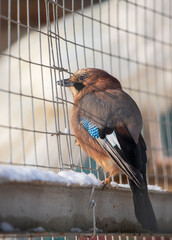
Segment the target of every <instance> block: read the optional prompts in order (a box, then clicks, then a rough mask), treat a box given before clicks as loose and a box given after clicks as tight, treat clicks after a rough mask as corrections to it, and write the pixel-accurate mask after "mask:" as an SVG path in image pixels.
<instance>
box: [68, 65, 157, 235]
mask: <svg viewBox="0 0 172 240" xmlns="http://www.w3.org/2000/svg"><path fill="white" fill-rule="evenodd" d="M64 84H65V86H69V87H70V88H71V91H72V92H73V95H74V106H73V111H72V121H71V123H72V128H73V130H74V134H75V136H76V139H77V143H78V144H79V145H80V146H81V148H82V149H83V150H84V151H85V152H86V154H87V155H89V156H91V157H92V158H93V159H94V160H95V161H96V162H97V163H98V164H99V165H101V166H102V168H103V169H104V171H105V172H107V173H109V176H110V177H111V176H114V175H116V174H117V173H119V171H121V170H122V171H123V172H124V173H125V174H126V175H127V176H128V177H129V182H130V187H131V190H132V193H133V199H134V206H135V214H136V217H137V219H138V221H139V222H140V223H141V224H142V226H143V228H146V229H149V230H152V231H157V224H156V219H155V216H154V212H153V209H152V205H151V203H150V200H149V197H148V191H147V183H146V162H147V158H146V145H145V143H144V140H143V137H142V136H141V129H142V116H141V113H140V110H139V108H138V107H137V105H136V103H135V102H134V100H133V99H132V98H131V97H130V96H129V95H128V94H127V93H125V92H124V91H123V90H122V87H121V84H120V82H119V81H118V80H117V79H116V78H114V77H112V76H111V75H109V74H108V73H106V72H104V71H102V70H100V69H94V68H87V69H83V70H79V71H77V72H76V73H74V75H73V76H72V77H71V78H70V79H69V80H65V81H64ZM109 179H110V178H108V179H107V180H106V182H107V183H108V182H109Z"/></svg>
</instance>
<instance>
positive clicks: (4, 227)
mask: <svg viewBox="0 0 172 240" xmlns="http://www.w3.org/2000/svg"><path fill="white" fill-rule="evenodd" d="M0 230H1V231H2V232H19V231H20V229H19V228H14V227H13V226H12V225H11V224H10V223H8V222H1V223H0Z"/></svg>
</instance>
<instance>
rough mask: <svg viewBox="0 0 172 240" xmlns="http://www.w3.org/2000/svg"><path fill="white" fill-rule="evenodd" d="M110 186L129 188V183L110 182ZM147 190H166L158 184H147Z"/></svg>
mask: <svg viewBox="0 0 172 240" xmlns="http://www.w3.org/2000/svg"><path fill="white" fill-rule="evenodd" d="M111 186H112V187H114V188H125V189H130V185H129V184H118V183H116V182H111ZM148 190H151V191H157V192H165V191H166V190H165V189H162V188H161V187H160V186H158V185H148Z"/></svg>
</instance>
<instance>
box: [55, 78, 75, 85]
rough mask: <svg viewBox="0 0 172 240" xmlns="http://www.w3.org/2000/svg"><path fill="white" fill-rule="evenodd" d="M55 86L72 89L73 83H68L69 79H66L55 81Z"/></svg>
mask: <svg viewBox="0 0 172 240" xmlns="http://www.w3.org/2000/svg"><path fill="white" fill-rule="evenodd" d="M57 84H58V85H61V86H65V87H72V86H73V84H74V83H73V82H71V81H69V78H67V79H64V80H61V81H57Z"/></svg>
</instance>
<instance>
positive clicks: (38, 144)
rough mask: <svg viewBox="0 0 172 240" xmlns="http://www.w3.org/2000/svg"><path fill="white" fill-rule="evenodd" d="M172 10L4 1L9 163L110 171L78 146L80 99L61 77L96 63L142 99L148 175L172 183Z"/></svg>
mask: <svg viewBox="0 0 172 240" xmlns="http://www.w3.org/2000/svg"><path fill="white" fill-rule="evenodd" d="M171 14H172V2H171V0H152V1H147V0H127V1H122V0H104V1H101V0H96V1H95V0H88V1H84V0H75V1H74V0H72V1H71V0H66V1H64V0H63V1H62V0H61V1H57V0H54V1H53V0H51V1H50V0H49V1H48V0H47V1H44V0H37V1H35V0H8V1H5V0H0V100H1V101H0V113H1V114H0V136H1V138H0V156H1V157H0V164H3V165H4V164H10V165H11V164H12V165H22V166H26V167H27V166H33V167H39V168H41V169H45V170H53V171H55V172H57V171H59V170H64V169H74V170H76V171H84V172H86V173H88V172H92V173H94V174H95V175H96V176H97V177H98V178H100V179H103V178H104V177H106V176H105V175H104V173H103V172H102V170H101V169H100V168H99V166H97V165H96V164H95V162H94V161H93V160H92V159H90V158H89V157H87V156H86V155H85V154H84V153H83V152H82V150H81V149H80V148H79V147H78V146H76V144H75V137H74V135H73V133H72V129H71V128H70V114H71V109H72V105H73V98H72V95H71V93H70V92H68V90H66V89H64V88H63V87H60V86H57V85H56V81H57V80H59V79H60V80H62V79H64V78H66V77H70V75H71V74H72V73H74V72H75V71H76V70H78V69H81V68H85V67H96V68H101V69H104V70H105V71H107V72H108V73H110V74H112V75H113V76H115V77H116V78H118V79H119V80H120V82H121V84H122V86H123V89H124V90H125V91H126V92H128V93H129V94H130V95H131V96H132V97H133V99H134V100H135V101H136V102H137V104H138V105H139V107H140V109H141V112H142V115H143V120H144V126H143V135H144V138H145V141H146V143H147V154H148V182H149V184H156V185H160V186H161V187H163V188H165V189H168V190H171V189H172V69H171V66H172V31H171V29H172V15H171ZM115 180H116V181H119V182H120V183H125V182H126V179H125V178H124V177H123V176H122V175H120V176H117V177H116V179H115Z"/></svg>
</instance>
